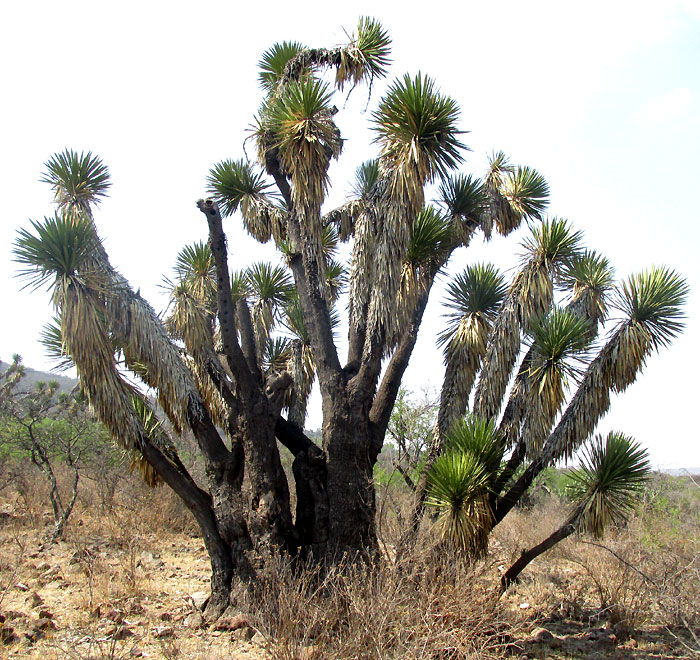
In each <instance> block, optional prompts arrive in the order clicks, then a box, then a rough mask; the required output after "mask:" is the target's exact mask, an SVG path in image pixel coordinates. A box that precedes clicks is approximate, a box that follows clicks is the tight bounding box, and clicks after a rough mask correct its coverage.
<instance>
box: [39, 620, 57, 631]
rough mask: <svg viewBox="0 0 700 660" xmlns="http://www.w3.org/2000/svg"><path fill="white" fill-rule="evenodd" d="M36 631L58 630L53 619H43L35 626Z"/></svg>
mask: <svg viewBox="0 0 700 660" xmlns="http://www.w3.org/2000/svg"><path fill="white" fill-rule="evenodd" d="M34 630H56V624H55V623H54V622H53V621H51V619H47V618H46V617H42V618H41V619H39V620H38V621H37V622H36V623H35V624H34Z"/></svg>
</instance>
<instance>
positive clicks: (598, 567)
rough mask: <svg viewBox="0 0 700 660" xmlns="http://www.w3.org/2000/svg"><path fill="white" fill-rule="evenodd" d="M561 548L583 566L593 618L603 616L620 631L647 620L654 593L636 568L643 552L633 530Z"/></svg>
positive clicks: (580, 541) (642, 558) (649, 616)
mask: <svg viewBox="0 0 700 660" xmlns="http://www.w3.org/2000/svg"><path fill="white" fill-rule="evenodd" d="M563 550H564V556H566V557H567V558H568V559H569V560H570V561H572V562H573V563H575V564H578V565H579V566H580V567H581V568H583V570H584V572H585V576H586V577H587V578H588V580H589V581H590V584H591V586H592V591H593V594H592V596H593V598H595V602H596V611H595V616H596V618H598V619H602V620H607V622H608V624H609V625H610V626H613V627H614V628H615V629H616V630H617V631H618V632H620V633H624V634H627V633H630V632H632V631H633V630H636V629H637V628H639V626H641V625H642V624H644V623H646V622H648V621H649V620H650V618H651V615H652V609H653V605H654V597H653V594H652V592H651V590H650V588H649V584H648V581H647V578H646V576H645V575H644V574H643V573H642V572H640V570H639V568H638V567H639V566H643V565H644V564H645V563H646V560H647V556H646V555H647V553H646V551H645V550H644V549H643V547H642V546H641V544H640V543H639V542H638V539H637V538H635V536H634V534H631V533H630V532H629V530H623V531H621V532H620V533H618V534H615V535H614V537H612V536H609V537H608V538H607V539H605V542H604V543H599V542H597V541H595V540H590V539H580V540H579V541H578V542H576V541H574V542H573V543H571V544H568V545H567V546H566V547H565V548H564V549H563ZM613 553H614V554H613Z"/></svg>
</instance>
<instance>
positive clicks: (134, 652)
mask: <svg viewBox="0 0 700 660" xmlns="http://www.w3.org/2000/svg"><path fill="white" fill-rule="evenodd" d="M129 655H130V656H131V657H132V658H142V657H143V651H142V650H141V649H140V648H138V647H137V646H133V647H132V648H131V651H129Z"/></svg>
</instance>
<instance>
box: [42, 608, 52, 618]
mask: <svg viewBox="0 0 700 660" xmlns="http://www.w3.org/2000/svg"><path fill="white" fill-rule="evenodd" d="M39 618H40V619H53V612H51V611H49V610H39Z"/></svg>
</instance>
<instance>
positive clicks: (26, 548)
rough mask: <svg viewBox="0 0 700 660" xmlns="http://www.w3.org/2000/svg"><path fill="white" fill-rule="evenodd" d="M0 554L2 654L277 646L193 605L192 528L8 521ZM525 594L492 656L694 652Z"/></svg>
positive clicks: (200, 597) (183, 652)
mask: <svg viewBox="0 0 700 660" xmlns="http://www.w3.org/2000/svg"><path fill="white" fill-rule="evenodd" d="M0 555H1V556H2V562H1V564H2V581H1V583H0V586H1V587H2V592H0V620H1V621H2V623H1V624H0V634H1V635H2V646H1V647H0V649H1V650H0V655H5V656H6V657H8V658H20V657H21V658H41V659H42V660H50V659H52V658H65V657H69V658H75V659H80V660H82V659H85V660H87V659H88V658H90V659H93V658H94V659H106V658H164V659H166V660H174V659H175V658H178V657H182V658H212V659H213V658H241V659H245V658H251V659H253V658H254V659H262V658H277V657H285V655H286V652H285V653H282V652H280V651H279V649H276V648H275V643H274V640H271V639H269V638H268V637H267V635H266V634H265V631H264V630H258V629H257V628H256V626H255V625H254V623H253V622H251V621H250V620H248V619H247V618H246V617H244V616H238V617H226V618H223V619H221V620H219V621H218V622H217V623H216V624H215V625H206V624H205V623H204V621H203V620H202V617H201V615H200V614H199V607H200V606H201V604H202V602H203V601H204V599H205V598H206V596H207V590H208V582H209V568H208V561H207V557H206V553H205V551H204V547H203V544H202V543H201V541H200V540H199V539H197V538H189V537H187V536H184V535H172V536H171V537H170V538H168V539H167V540H163V539H162V538H160V539H158V538H155V537H153V538H151V539H148V538H146V539H143V538H142V539H140V540H139V542H138V543H132V544H131V545H129V544H127V545H126V547H124V546H123V544H114V542H113V541H110V540H109V539H108V538H100V537H98V536H93V537H86V538H84V539H82V540H81V542H77V541H75V540H73V541H63V542H59V543H55V544H44V543H41V542H40V539H39V537H38V536H37V535H36V534H31V533H27V532H24V533H20V532H18V531H17V530H12V529H11V528H10V527H7V526H6V527H5V528H4V529H2V543H1V545H0ZM527 597H528V594H527V593H526V591H525V593H522V592H515V593H513V594H511V595H509V596H508V598H507V600H506V605H507V607H508V608H509V609H510V610H511V611H512V615H513V621H514V622H516V625H514V630H517V631H518V632H516V633H514V634H513V635H510V636H508V638H507V642H506V643H505V644H504V646H503V647H502V649H501V650H500V651H499V653H500V654H501V655H502V656H511V657H515V658H518V659H523V660H524V659H525V658H562V659H563V658H591V659H593V658H620V659H627V658H629V659H630V660H631V659H633V658H648V659H651V658H671V657H675V658H692V657H697V655H695V656H694V655H693V654H692V652H691V651H690V650H689V649H688V648H686V647H684V643H683V638H682V637H681V638H679V639H676V638H674V636H673V633H672V632H669V631H668V630H664V629H660V628H647V629H642V630H639V631H636V632H635V633H634V634H632V635H631V636H629V637H626V636H625V637H624V638H623V637H622V636H620V635H618V634H616V633H615V631H614V630H613V629H611V628H609V627H606V626H602V625H600V622H599V621H595V620H593V619H592V620H591V621H590V622H589V623H584V622H582V621H580V620H573V619H569V618H566V616H565V615H564V614H562V613H558V615H557V613H555V615H554V616H552V614H551V613H550V615H549V616H543V613H542V612H540V610H539V608H538V607H536V606H535V605H534V604H531V603H530V602H528V601H527V600H525V598H527ZM580 618H581V617H580V616H579V619H580ZM584 618H585V617H584ZM295 655H296V657H298V658H299V660H304V659H307V660H309V659H310V658H314V657H320V656H321V653H320V651H319V650H318V649H315V648H314V647H313V646H308V647H302V648H300V649H297V651H296V653H295ZM367 657H368V658H369V657H372V656H371V655H368V656H367ZM446 657H449V656H446ZM290 660H291V658H290Z"/></svg>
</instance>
